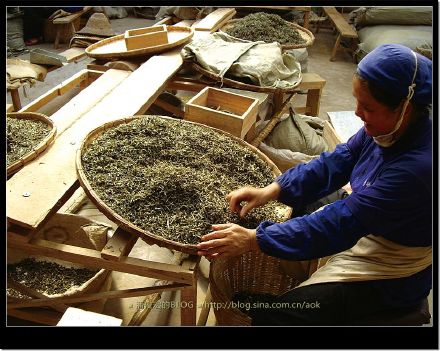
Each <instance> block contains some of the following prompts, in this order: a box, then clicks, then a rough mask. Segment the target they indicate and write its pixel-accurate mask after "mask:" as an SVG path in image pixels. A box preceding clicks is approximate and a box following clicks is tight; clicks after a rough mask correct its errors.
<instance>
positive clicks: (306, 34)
mask: <svg viewBox="0 0 440 351" xmlns="http://www.w3.org/2000/svg"><path fill="white" fill-rule="evenodd" d="M239 21H241V18H236V19H232V20H230V21H228V22H226V24H225V25H224V26H223V27H222V28H221V29H220V30H219V32H223V33H225V31H226V30H227V29H230V28H232V27H233V26H234V25H235V24H237V23H238V22H239ZM286 23H288V24H289V25H290V26H291V27H293V28H294V29H296V30H297V31H298V32H299V34H300V35H301V37H302V38H303V39H304V40H305V41H306V42H305V43H304V44H281V48H282V49H283V50H290V49H300V48H306V47H308V46H311V45H312V44H313V43H314V41H315V36H314V35H313V33H312V32H311V31H309V30H308V29H306V28H304V27H301V26H300V25H298V24H296V23H292V22H288V21H286ZM241 40H243V39H241Z"/></svg>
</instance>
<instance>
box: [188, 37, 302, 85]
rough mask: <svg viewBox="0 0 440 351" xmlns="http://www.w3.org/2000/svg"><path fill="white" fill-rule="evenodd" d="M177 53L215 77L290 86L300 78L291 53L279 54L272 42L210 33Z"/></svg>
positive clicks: (297, 66)
mask: <svg viewBox="0 0 440 351" xmlns="http://www.w3.org/2000/svg"><path fill="white" fill-rule="evenodd" d="M181 55H182V57H183V59H184V60H186V61H193V62H196V63H198V64H199V65H200V66H202V67H203V68H204V69H206V70H208V71H210V72H212V73H214V74H217V75H218V76H219V77H225V75H227V76H228V77H231V78H232V79H236V78H239V79H241V80H244V81H245V82H246V83H249V84H254V85H257V86H262V87H275V88H291V87H295V86H297V85H298V84H299V83H300V81H301V66H300V64H299V63H298V61H297V60H296V59H295V56H294V55H292V54H291V53H283V52H282V49H281V45H280V44H279V43H276V42H273V43H264V42H250V41H246V40H242V39H238V38H234V37H232V36H230V35H228V34H226V33H213V34H210V35H208V36H206V37H204V38H201V39H199V40H194V41H192V42H191V43H189V44H187V45H186V46H185V47H184V48H183V49H182V52H181Z"/></svg>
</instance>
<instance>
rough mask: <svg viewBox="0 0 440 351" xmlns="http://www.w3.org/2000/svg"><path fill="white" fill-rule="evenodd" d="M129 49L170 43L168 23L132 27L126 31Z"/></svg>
mask: <svg viewBox="0 0 440 351" xmlns="http://www.w3.org/2000/svg"><path fill="white" fill-rule="evenodd" d="M124 39H125V45H126V46H127V50H135V49H143V48H146V47H150V46H157V45H163V44H168V32H167V28H166V25H161V26H154V27H146V28H137V29H130V30H126V31H125V35H124Z"/></svg>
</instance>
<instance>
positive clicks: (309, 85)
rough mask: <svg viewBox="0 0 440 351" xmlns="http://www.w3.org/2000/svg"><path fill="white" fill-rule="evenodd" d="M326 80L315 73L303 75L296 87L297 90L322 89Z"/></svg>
mask: <svg viewBox="0 0 440 351" xmlns="http://www.w3.org/2000/svg"><path fill="white" fill-rule="evenodd" d="M325 83H326V80H325V79H324V78H322V77H321V76H319V75H318V74H316V73H303V74H302V80H301V83H300V84H299V85H298V86H297V88H298V90H307V89H322V88H323V87H324V85H325Z"/></svg>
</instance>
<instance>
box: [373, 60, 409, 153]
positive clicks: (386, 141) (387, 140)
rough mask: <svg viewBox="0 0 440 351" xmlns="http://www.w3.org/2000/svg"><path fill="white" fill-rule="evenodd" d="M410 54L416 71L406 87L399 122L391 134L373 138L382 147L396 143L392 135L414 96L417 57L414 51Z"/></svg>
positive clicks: (400, 123) (399, 124) (398, 126)
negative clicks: (406, 90) (414, 62)
mask: <svg viewBox="0 0 440 351" xmlns="http://www.w3.org/2000/svg"><path fill="white" fill-rule="evenodd" d="M411 52H412V54H413V55H414V58H415V60H416V69H415V70H414V75H413V79H412V82H411V85H410V86H409V87H408V95H407V97H406V100H405V104H404V105H403V108H402V113H401V114H400V117H399V120H398V121H397V123H396V126H395V127H394V129H393V130H392V131H391V132H389V133H388V134H383V135H378V136H376V137H373V139H374V142H375V143H376V144H378V145H380V146H382V147H390V146H391V145H393V144H394V143H395V142H396V141H397V139H396V138H394V133H395V132H397V130H398V129H399V128H400V126H401V125H402V121H403V115H404V114H405V111H406V108H407V107H408V104H409V101H410V100H411V98H412V97H413V95H414V88H415V87H416V84H415V83H414V81H415V79H416V74H417V55H416V54H415V52H414V51H411Z"/></svg>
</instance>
